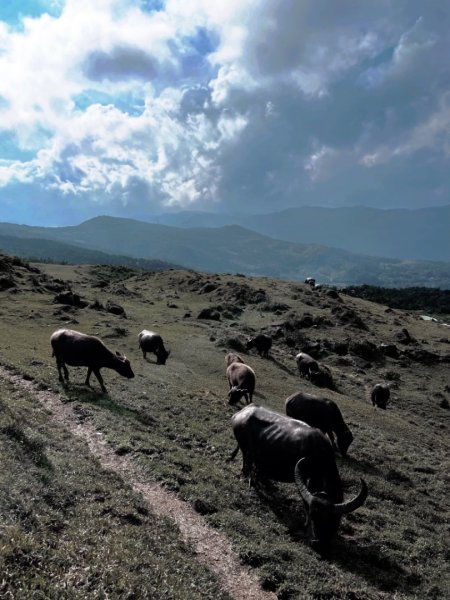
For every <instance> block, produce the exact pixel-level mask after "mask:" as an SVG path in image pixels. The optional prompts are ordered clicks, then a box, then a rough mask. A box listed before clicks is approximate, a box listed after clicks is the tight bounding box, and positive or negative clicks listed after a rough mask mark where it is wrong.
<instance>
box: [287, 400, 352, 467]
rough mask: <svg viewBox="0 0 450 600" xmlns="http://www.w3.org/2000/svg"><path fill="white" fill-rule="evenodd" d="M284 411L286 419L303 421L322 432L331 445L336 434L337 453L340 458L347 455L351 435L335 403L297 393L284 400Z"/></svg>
mask: <svg viewBox="0 0 450 600" xmlns="http://www.w3.org/2000/svg"><path fill="white" fill-rule="evenodd" d="M285 409H286V414H287V416H288V417H292V418H293V419H298V420H299V421H304V422H305V423H307V424H308V425H311V427H317V428H318V429H320V430H321V431H323V433H325V434H327V435H328V437H329V438H330V440H331V443H332V444H333V445H335V442H334V434H336V439H337V448H338V450H339V452H340V453H341V454H342V456H345V455H346V454H347V450H348V448H349V446H350V444H351V443H352V441H353V434H352V432H351V431H350V429H349V428H348V427H347V425H346V424H345V422H344V419H343V417H342V414H341V411H340V410H339V407H338V405H337V404H336V402H333V400H329V399H328V398H320V397H319V396H314V395H313V394H307V393H305V392H297V393H295V394H292V395H291V396H289V398H287V399H286V403H285Z"/></svg>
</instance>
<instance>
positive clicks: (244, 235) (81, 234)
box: [0, 217, 450, 288]
mask: <svg viewBox="0 0 450 600" xmlns="http://www.w3.org/2000/svg"><path fill="white" fill-rule="evenodd" d="M0 234H3V235H13V236H17V237H22V238H44V239H50V240H53V241H59V242H64V243H66V244H72V245H76V246H78V247H80V248H85V249H86V248H89V249H92V250H97V251H101V252H107V253H114V254H116V255H117V254H121V255H126V256H131V257H134V258H143V259H159V260H164V261H168V262H171V263H177V264H181V265H184V266H185V267H190V268H192V269H196V270H201V271H213V272H233V273H236V272H241V273H245V274H248V275H266V276H273V277H279V278H286V279H300V280H302V279H304V278H305V276H309V275H314V276H315V277H316V278H317V280H318V281H321V282H324V283H333V284H336V285H342V284H361V283H369V284H372V285H383V286H387V287H389V286H397V287H402V286H411V285H426V286H433V287H444V288H448V287H450V264H447V263H436V262H425V261H399V260H394V259H381V258H374V257H371V256H364V255H357V254H353V253H350V252H347V251H345V250H339V249H336V248H329V247H325V246H319V245H311V244H309V245H307V244H295V243H291V242H284V241H280V240H275V239H272V238H270V237H267V236H264V235H261V234H259V233H256V232H254V231H250V230H248V229H245V228H243V227H240V226H236V225H231V226H226V227H220V228H191V229H187V228H185V229H183V228H177V227H169V226H166V225H157V224H152V223H144V222H142V221H135V220H132V219H121V218H117V217H96V218H94V219H91V220H89V221H85V222H84V223H81V224H80V225H77V226H73V227H58V228H50V227H48V228H46V227H29V226H20V225H13V224H8V223H2V224H0Z"/></svg>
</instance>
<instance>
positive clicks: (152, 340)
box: [138, 329, 170, 365]
mask: <svg viewBox="0 0 450 600" xmlns="http://www.w3.org/2000/svg"><path fill="white" fill-rule="evenodd" d="M138 342H139V348H140V349H141V350H142V354H143V355H144V358H146V357H147V352H153V354H155V355H156V362H157V364H158V365H165V364H166V360H167V359H168V358H169V355H170V352H168V351H167V350H166V349H165V348H164V342H163V339H162V337H161V336H160V335H159V333H155V332H154V331H148V330H147V329H143V330H142V331H141V333H140V334H139V336H138Z"/></svg>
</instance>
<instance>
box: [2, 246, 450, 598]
mask: <svg viewBox="0 0 450 600" xmlns="http://www.w3.org/2000/svg"><path fill="white" fill-rule="evenodd" d="M0 275H1V277H0V280H1V281H3V283H4V285H3V284H2V285H1V286H0V290H1V291H0V313H1V317H2V318H1V319H0V339H1V340H2V341H1V343H0V366H1V368H0V392H1V393H0V453H1V456H2V469H1V473H0V567H1V570H2V578H1V582H0V596H4V597H5V598H6V597H9V596H11V597H12V596H14V597H16V598H18V599H20V600H24V599H25V598H32V597H43V598H51V597H55V598H56V597H61V598H63V597H67V598H68V597H73V598H78V597H90V598H102V597H109V598H111V600H122V599H123V598H125V597H130V598H131V597H135V598H144V599H146V598H158V597H167V598H173V599H174V600H185V599H187V598H189V599H192V600H197V599H198V600H205V599H206V600H213V599H216V598H217V599H220V600H222V599H223V600H225V598H236V599H238V598H239V599H241V598H250V597H252V598H253V597H254V598H263V597H264V598H268V597H271V598H272V599H274V597H278V598H279V599H282V600H294V599H299V598H302V599H306V600H313V599H314V600H318V599H319V598H322V599H323V598H341V599H346V600H350V599H355V598H358V599H361V600H388V599H389V598H393V597H395V598H398V599H399V600H413V599H416V598H429V599H431V598H434V599H440V598H445V597H446V593H447V590H448V589H449V585H450V580H449V572H448V569H446V568H445V565H446V563H447V561H448V555H449V546H448V538H447V537H446V526H447V512H446V511H447V509H448V506H447V499H448V497H449V491H450V490H449V478H448V457H449V452H450V446H449V436H448V428H449V408H448V407H449V400H450V382H449V380H448V372H449V371H448V364H449V361H450V354H449V343H450V340H449V332H448V327H446V326H445V325H444V324H442V323H440V322H428V321H427V322H426V321H422V320H420V318H419V315H418V314H415V313H414V312H405V311H402V310H397V309H390V308H387V307H386V306H383V305H380V304H374V303H372V302H369V301H367V300H363V299H360V298H355V297H352V296H344V295H342V296H340V295H336V294H335V293H332V291H330V290H311V289H310V288H309V286H307V285H305V284H303V283H299V282H292V281H282V280H273V279H269V278H267V277H256V278H254V277H243V276H236V275H218V274H205V273H193V272H192V271H184V270H174V271H163V272H159V273H158V272H154V273H145V272H142V271H139V272H138V271H133V270H131V269H124V268H121V267H114V266H83V265H78V266H72V265H55V264H44V265H41V266H40V267H39V268H36V267H35V266H32V265H29V264H27V263H25V262H24V261H21V260H19V259H14V258H11V257H0ZM64 290H67V291H70V292H71V294H62V293H61V292H62V291H64ZM75 296H77V297H79V298H82V299H84V300H85V301H86V302H85V303H79V304H78V305H75V304H74V303H73V302H71V301H70V299H71V298H72V299H73V298H75ZM107 303H114V304H116V305H118V304H120V305H121V306H122V308H123V309H124V312H122V313H117V314H112V313H109V312H106V311H104V310H102V309H101V307H102V306H105V305H106V304H107ZM59 327H71V328H75V329H78V330H80V331H83V332H86V333H93V334H96V335H98V336H100V337H101V338H102V339H103V340H104V341H105V343H107V345H108V346H109V347H110V348H111V349H113V350H116V349H117V350H119V351H121V352H123V353H125V354H126V355H127V357H128V359H129V360H130V362H131V366H132V368H133V371H134V374H135V377H134V378H133V379H129V380H128V379H123V378H121V377H120V376H119V375H118V374H116V373H115V372H114V371H112V370H108V369H104V370H103V371H102V373H103V376H104V380H105V384H106V386H107V389H108V393H107V394H102V393H101V392H100V388H99V386H98V384H97V382H96V381H95V382H94V381H93V382H92V388H87V387H86V386H84V385H83V383H84V380H85V377H86V369H85V368H72V367H69V371H70V377H71V380H70V381H71V383H70V385H69V386H68V387H67V388H63V387H62V386H61V385H60V383H59V382H58V376H57V370H56V366H55V363H54V359H52V358H51V349H50V344H49V336H50V334H51V332H52V331H54V330H55V329H57V328H59ZM144 327H145V328H151V329H154V330H156V331H158V332H160V333H161V335H162V336H163V338H164V341H165V344H166V346H167V347H168V348H169V349H170V350H171V354H170V357H169V359H168V361H167V363H166V365H165V366H161V365H157V364H156V361H155V359H154V357H153V356H149V357H147V360H144V358H143V356H142V353H141V352H140V350H139V349H138V345H137V335H138V333H139V331H141V330H142V329H143V328H144ZM257 332H264V333H266V334H270V335H271V336H272V338H273V347H272V349H271V352H270V357H269V358H267V359H265V358H261V357H259V356H258V355H257V354H256V353H254V352H253V351H251V352H247V351H246V350H245V342H246V339H247V336H248V335H252V334H254V333H257ZM232 349H233V350H235V351H238V352H239V353H240V354H241V356H242V358H243V359H244V360H245V361H246V362H247V363H248V364H249V365H250V366H251V367H252V368H254V370H255V373H256V393H255V401H256V403H258V404H261V405H263V406H266V407H267V408H270V409H272V410H276V411H278V412H284V401H285V398H286V397H287V396H289V395H290V394H292V393H293V392H296V391H298V390H303V391H305V392H309V393H313V394H318V395H323V396H325V397H328V398H331V399H333V400H334V401H335V402H336V403H337V404H338V406H339V408H340V410H341V411H342V413H343V415H344V419H345V421H346V423H347V424H348V426H349V427H350V429H351V430H352V432H353V434H354V441H353V443H352V445H351V446H350V449H349V453H348V457H347V458H345V459H344V458H342V457H340V456H339V455H338V454H336V463H337V466H338V469H339V472H340V475H341V478H342V480H343V487H344V492H345V497H346V498H348V497H349V496H352V495H353V494H354V493H355V490H356V489H357V488H358V485H359V479H360V478H361V477H362V478H364V480H365V481H366V482H367V485H368V489H369V495H368V498H367V500H366V502H365V504H364V505H363V506H362V507H360V508H359V509H358V510H357V511H355V512H352V513H350V514H347V515H345V516H344V517H343V519H342V522H341V526H340V528H339V532H338V535H337V538H336V539H335V540H334V542H333V543H332V544H331V546H330V548H329V551H328V552H327V553H326V554H325V555H323V556H322V555H319V554H317V553H316V552H314V551H313V550H312V549H311V548H310V547H309V546H308V545H307V543H306V539H305V538H306V530H305V525H304V520H305V511H304V508H303V505H302V502H301V500H300V497H299V494H298V491H297V489H296V486H295V485H294V484H288V483H286V484H281V483H280V484H278V483H275V482H268V481H267V482H264V481H261V482H260V483H259V484H258V485H257V486H256V487H249V485H248V480H247V479H246V478H240V477H239V475H240V472H241V461H240V459H237V460H236V461H234V462H230V463H229V462H227V458H228V457H229V456H230V453H231V452H232V450H233V449H234V448H235V440H234V438H233V434H232V432H231V427H230V417H231V415H232V414H233V413H234V411H235V410H236V408H233V407H231V406H229V405H228V404H227V392H228V385H227V382H226V378H225V364H224V356H225V353H226V352H227V351H229V350H232ZM298 351H306V352H308V353H310V354H311V355H312V356H314V357H315V358H316V359H317V360H318V361H319V363H320V366H321V372H322V374H323V377H322V378H321V379H315V380H313V381H310V380H308V379H301V378H300V377H299V374H298V372H297V369H296V365H295V355H296V353H297V352H298ZM378 382H388V383H389V384H390V386H391V403H390V405H389V406H388V409H387V410H386V411H382V410H379V409H376V408H374V407H373V406H372V405H371V402H370V390H371V388H372V386H373V385H374V384H375V383H378ZM446 431H447V434H446V433H445V432H446ZM79 436H81V440H80V439H79ZM157 490H162V492H164V495H163V496H161V497H162V498H163V499H162V500H157V501H156V502H155V503H153V504H152V503H151V499H150V496H151V494H157ZM150 492H151V493H150ZM156 498H160V496H158V495H156ZM174 498H175V499H176V500H177V501H180V502H181V504H183V505H185V506H187V507H188V508H189V510H191V511H194V512H195V513H196V516H197V517H200V521H201V522H202V523H203V525H204V526H205V527H207V528H208V529H207V531H209V532H210V534H209V538H208V536H205V535H203V536H202V537H201V542H199V537H198V530H197V529H196V528H195V527H192V520H190V517H189V519H187V518H185V516H186V515H185V513H183V515H182V518H181V519H180V518H178V517H179V514H178V511H179V510H180V505H179V504H178V505H176V506H178V508H175V509H173V510H172V513H170V512H169V511H166V512H164V511H165V508H166V504H168V503H169V500H168V499H174ZM170 502H171V500H170ZM174 506H175V505H174ZM162 514H164V518H163V517H162ZM169 519H170V520H169ZM174 523H177V525H174ZM219 533H220V535H223V536H226V538H227V539H228V540H229V543H230V544H231V551H232V552H233V553H234V556H235V558H236V560H237V563H241V565H243V566H244V567H246V568H247V569H249V570H250V571H251V572H252V573H254V575H256V576H257V578H258V580H259V582H260V585H261V588H262V589H261V588H260V589H257V588H256V587H255V588H254V589H252V590H247V589H245V591H244V590H243V588H240V587H239V585H237V586H236V585H235V587H233V586H232V585H230V579H229V577H231V576H232V575H233V573H232V571H233V569H234V568H235V563H230V562H229V555H228V554H227V555H226V556H225V555H224V554H219V555H218V554H217V553H213V552H212V550H213V549H215V547H214V546H215V544H216V545H217V541H216V540H217V538H216V537H215V536H216V534H219ZM213 547H214V548H213ZM220 548H222V546H220ZM230 564H233V565H234V566H233V567H230V566H229V565H230ZM263 591H265V592H272V593H273V595H272V596H267V595H264V593H263Z"/></svg>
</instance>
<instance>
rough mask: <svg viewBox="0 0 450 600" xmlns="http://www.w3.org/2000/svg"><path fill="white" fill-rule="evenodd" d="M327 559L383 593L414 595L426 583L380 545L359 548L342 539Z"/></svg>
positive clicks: (363, 545)
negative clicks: (386, 552)
mask: <svg viewBox="0 0 450 600" xmlns="http://www.w3.org/2000/svg"><path fill="white" fill-rule="evenodd" d="M327 559H328V560H329V561H330V562H333V563H336V564H338V565H339V566H340V567H341V568H342V569H343V570H345V571H349V572H351V573H353V574H357V575H358V576H359V577H362V578H364V579H365V580H366V581H368V582H369V583H370V584H371V585H373V586H374V587H376V588H378V589H379V590H380V591H382V592H394V591H395V592H400V593H403V594H411V593H413V592H414V590H415V588H417V586H419V585H420V584H421V583H422V578H421V577H420V576H419V575H417V574H414V573H408V572H407V571H406V570H405V569H404V568H403V566H402V565H400V564H398V563H397V562H396V561H395V560H393V559H392V558H390V557H388V556H386V554H385V552H384V551H383V549H382V548H381V546H377V545H376V543H371V544H367V543H366V544H358V543H357V541H355V542H353V543H351V542H349V541H348V540H345V539H343V538H338V539H337V540H336V541H335V543H334V544H333V546H332V548H331V549H330V554H329V556H328V557H327Z"/></svg>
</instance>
